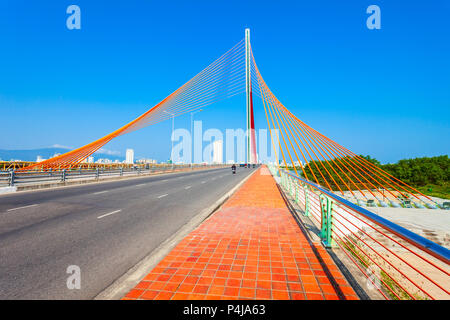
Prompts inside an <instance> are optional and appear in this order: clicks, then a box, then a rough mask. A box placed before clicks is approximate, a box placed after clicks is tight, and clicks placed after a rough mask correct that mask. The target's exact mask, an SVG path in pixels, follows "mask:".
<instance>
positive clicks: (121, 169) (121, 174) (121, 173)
mask: <svg viewBox="0 0 450 320" xmlns="http://www.w3.org/2000/svg"><path fill="white" fill-rule="evenodd" d="M120 176H123V167H120Z"/></svg>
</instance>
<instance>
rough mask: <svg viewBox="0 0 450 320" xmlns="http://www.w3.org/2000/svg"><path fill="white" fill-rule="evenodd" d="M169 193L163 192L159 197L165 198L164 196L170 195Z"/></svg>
mask: <svg viewBox="0 0 450 320" xmlns="http://www.w3.org/2000/svg"><path fill="white" fill-rule="evenodd" d="M168 195H169V194H168V193H166V194H162V195H160V196H159V197H158V199H161V198H164V197H166V196H168Z"/></svg>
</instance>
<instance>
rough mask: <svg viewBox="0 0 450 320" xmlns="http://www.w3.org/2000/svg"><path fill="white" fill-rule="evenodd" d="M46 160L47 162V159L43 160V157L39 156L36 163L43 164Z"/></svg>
mask: <svg viewBox="0 0 450 320" xmlns="http://www.w3.org/2000/svg"><path fill="white" fill-rule="evenodd" d="M45 160H47V159H44V158H42V156H37V158H36V162H42V161H45Z"/></svg>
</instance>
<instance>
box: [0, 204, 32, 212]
mask: <svg viewBox="0 0 450 320" xmlns="http://www.w3.org/2000/svg"><path fill="white" fill-rule="evenodd" d="M35 206H37V204H30V205H29V206H23V207H17V208H13V209H8V210H6V211H14V210H19V209H25V208H30V207H35Z"/></svg>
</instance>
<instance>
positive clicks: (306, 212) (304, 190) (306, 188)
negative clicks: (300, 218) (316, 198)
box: [303, 184, 309, 217]
mask: <svg viewBox="0 0 450 320" xmlns="http://www.w3.org/2000/svg"><path fill="white" fill-rule="evenodd" d="M303 192H304V193H305V216H306V217H309V188H308V186H307V185H305V184H303Z"/></svg>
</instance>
